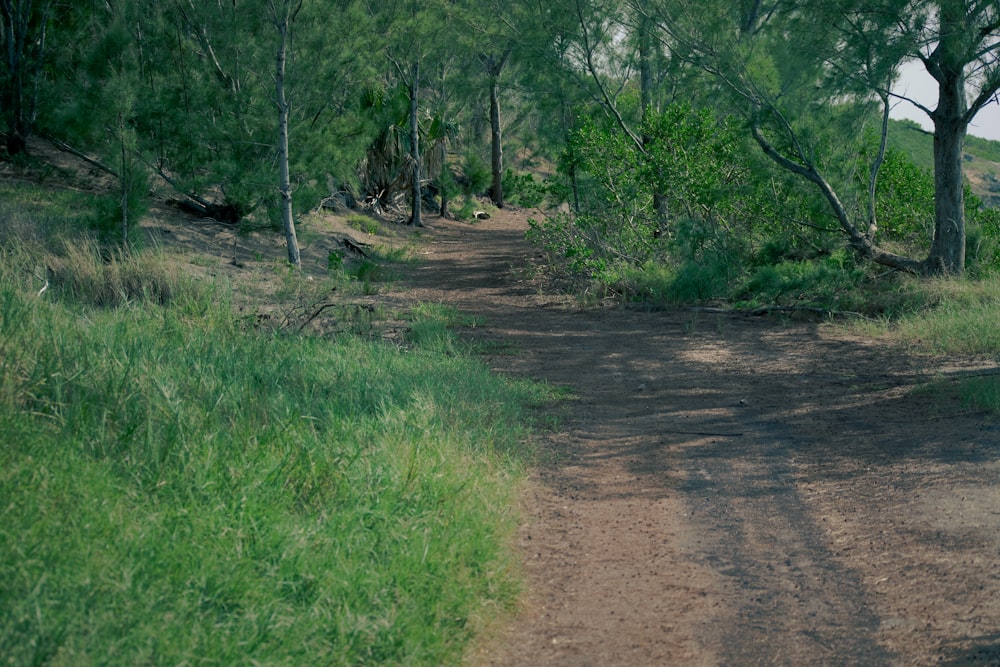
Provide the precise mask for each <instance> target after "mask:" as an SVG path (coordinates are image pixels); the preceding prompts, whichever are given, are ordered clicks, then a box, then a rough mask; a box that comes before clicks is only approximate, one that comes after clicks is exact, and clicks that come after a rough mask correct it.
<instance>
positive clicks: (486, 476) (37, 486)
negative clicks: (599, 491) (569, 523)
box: [0, 230, 551, 665]
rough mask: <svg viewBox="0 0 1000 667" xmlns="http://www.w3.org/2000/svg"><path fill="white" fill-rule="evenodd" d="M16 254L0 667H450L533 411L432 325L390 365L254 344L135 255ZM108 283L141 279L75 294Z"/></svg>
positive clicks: (0, 382)
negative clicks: (84, 278) (1, 662)
mask: <svg viewBox="0 0 1000 667" xmlns="http://www.w3.org/2000/svg"><path fill="white" fill-rule="evenodd" d="M8 231H9V230H8ZM35 244H36V241H34V240H31V239H28V240H25V241H23V243H21V242H15V241H13V240H12V236H11V235H10V234H8V235H7V237H6V239H5V242H4V245H3V249H2V252H3V254H4V258H3V259H4V262H3V268H2V269H0V442H2V447H0V655H2V656H4V658H5V664H14V665H28V664H49V665H96V664H122V665H125V664H128V665H132V664H148V663H152V664H194V663H199V664H202V663H214V664H270V665H302V664H322V665H366V664H409V665H441V664H455V663H457V662H459V660H460V657H461V653H462V650H463V646H464V644H465V642H467V641H468V639H469V638H470V637H471V636H472V635H473V633H474V632H475V631H476V630H477V628H479V627H480V626H481V625H482V624H483V623H484V622H485V619H489V618H491V617H493V616H495V614H496V613H497V612H502V611H503V610H506V609H510V608H511V606H512V604H513V602H514V600H515V598H516V595H517V590H518V583H517V577H516V572H515V566H514V563H513V562H512V560H511V556H510V554H509V552H508V550H507V545H508V540H509V538H510V535H511V531H512V530H513V528H514V526H515V522H516V517H515V516H514V515H513V513H512V511H511V509H510V508H511V507H512V506H513V504H514V499H515V497H516V494H517V489H518V485H519V481H520V480H521V479H522V476H523V470H524V466H525V463H526V462H527V460H528V459H529V458H530V456H531V454H530V452H529V451H528V450H527V449H526V448H525V445H524V443H525V442H526V440H527V437H528V433H527V432H526V431H525V428H524V427H523V426H522V425H523V424H525V423H526V421H527V418H526V416H525V412H524V410H525V408H526V406H528V405H530V404H535V403H539V402H544V401H548V400H550V398H551V395H550V393H549V392H548V390H547V389H545V388H544V387H541V386H539V385H533V384H527V383H522V382H517V381H513V380H510V379H505V378H500V377H497V376H495V375H493V374H491V373H489V372H488V370H487V369H486V368H485V367H484V366H483V365H481V364H480V363H478V362H476V361H474V360H470V359H469V358H468V357H467V356H465V355H463V354H460V353H459V352H460V350H459V349H458V348H456V346H455V345H452V344H448V343H446V342H444V341H446V340H447V336H446V335H445V333H444V332H443V331H441V330H440V325H439V324H434V323H433V322H440V321H444V322H445V324H447V323H449V322H450V323H452V324H453V323H454V320H453V317H452V316H451V315H449V314H447V313H443V314H442V313H433V312H430V313H425V314H424V315H423V316H422V317H423V321H426V322H430V323H429V324H426V325H424V326H425V329H426V330H427V331H428V332H432V331H436V333H433V334H432V333H424V334H420V335H415V336H414V337H413V338H412V339H411V341H410V345H409V346H408V347H405V348H400V347H396V346H393V345H389V344H386V343H382V342H372V341H366V340H363V339H359V338H355V337H349V336H347V337H343V336H342V337H339V338H337V339H332V340H331V339H330V338H320V337H305V336H300V335H294V334H290V333H287V332H273V331H265V330H260V329H254V328H252V327H248V326H245V325H244V324H243V323H242V322H241V321H240V320H239V319H237V318H236V317H234V316H233V314H232V313H231V312H230V310H229V309H228V308H227V307H225V303H224V300H223V303H222V304H221V306H220V303H219V298H220V297H219V295H217V294H211V293H209V292H206V291H205V288H203V287H199V286H197V285H195V284H192V283H190V282H187V281H185V280H182V279H180V278H178V277H177V275H176V273H172V272H171V271H170V270H168V268H167V267H166V265H165V264H162V266H161V268H162V271H161V273H157V271H160V269H158V268H157V262H158V260H157V259H156V255H155V253H151V254H147V253H140V254H138V255H136V256H135V257H131V258H129V259H128V261H127V262H123V261H122V258H120V257H116V256H114V255H111V256H104V257H102V256H101V255H100V254H99V253H97V254H95V253H93V252H92V251H93V248H92V247H90V246H87V245H80V246H72V247H66V246H56V247H55V249H54V250H53V249H51V248H49V249H46V248H44V247H42V246H39V245H35ZM44 252H52V253H53V254H52V255H51V256H46V255H45V254H43V253H44ZM60 253H61V254H60ZM74 253H77V254H74ZM88 253H90V254H89V255H88ZM88 257H89V259H88ZM59 262H65V263H66V265H67V266H73V267H75V269H74V270H73V271H69V270H68V269H67V270H65V271H64V270H63V268H60V266H58V264H59ZM129 262H135V267H134V268H128V269H126V267H130V266H131V265H130V264H129ZM148 262H152V263H151V264H150V263H148ZM46 265H48V266H46ZM113 266H117V267H118V268H116V269H112V268H109V267H113ZM85 269H86V270H85ZM175 271H176V270H175ZM115 272H117V273H115ZM128 272H133V273H135V274H137V275H147V276H149V275H152V276H159V277H155V278H148V279H149V280H152V281H154V283H153V284H145V283H143V284H140V285H136V286H135V287H134V289H133V288H129V289H125V288H124V287H122V288H120V289H119V288H115V289H111V290H110V292H108V291H106V289H105V287H95V285H104V286H107V285H118V284H121V285H131V284H132V283H131V281H130V280H125V279H123V278H119V277H115V276H118V275H119V274H121V275H124V274H127V273H128ZM113 273H114V275H111V274H113ZM84 274H87V275H90V274H92V280H93V282H86V283H82V282H80V281H79V280H78V279H72V280H71V279H69V278H65V277H64V275H77V276H79V275H84ZM44 280H48V287H47V288H46V289H43V287H44V285H45V283H44ZM88 280H89V279H88ZM161 283H162V284H170V285H171V288H170V291H166V290H165V289H163V288H162V287H159V286H154V285H160V284H161ZM123 290H124V291H123ZM106 293H107V294H112V295H119V296H120V297H121V298H119V297H118V296H115V297H114V298H111V297H105V296H99V295H104V294H106ZM442 318H443V320H442ZM418 319H419V318H418Z"/></svg>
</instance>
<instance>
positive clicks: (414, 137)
mask: <svg viewBox="0 0 1000 667" xmlns="http://www.w3.org/2000/svg"><path fill="white" fill-rule="evenodd" d="M419 86H420V62H419V61H417V62H414V63H413V67H412V79H411V81H410V158H411V159H412V161H413V185H412V187H411V197H412V198H413V212H412V213H411V215H410V224H411V225H413V226H414V227H423V226H424V225H423V222H422V221H421V219H420V199H421V195H420V177H421V170H420V127H419V125H418V124H417V101H418V99H417V98H418V91H419Z"/></svg>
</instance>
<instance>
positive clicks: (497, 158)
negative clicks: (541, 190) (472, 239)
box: [490, 75, 503, 208]
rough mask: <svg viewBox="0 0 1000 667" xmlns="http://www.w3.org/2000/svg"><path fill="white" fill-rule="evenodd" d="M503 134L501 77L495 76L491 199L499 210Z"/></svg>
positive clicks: (491, 99) (493, 77)
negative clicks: (501, 125)
mask: <svg viewBox="0 0 1000 667" xmlns="http://www.w3.org/2000/svg"><path fill="white" fill-rule="evenodd" d="M501 133H502V129H501V127H500V76H499V75H494V76H492V77H491V78H490V134H491V136H492V150H491V152H490V167H491V169H492V172H493V182H492V184H491V185H490V199H491V200H492V201H493V205H494V206H496V207H497V208H503V142H502V134H501Z"/></svg>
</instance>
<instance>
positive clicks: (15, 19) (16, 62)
mask: <svg viewBox="0 0 1000 667" xmlns="http://www.w3.org/2000/svg"><path fill="white" fill-rule="evenodd" d="M51 4H52V3H50V2H44V3H40V6H37V7H36V6H33V3H32V2H30V1H29V0H16V1H12V0H2V1H0V18H2V23H3V42H4V46H6V53H5V54H4V58H5V60H6V66H7V76H6V77H5V79H6V80H4V81H3V83H2V85H0V107H2V109H3V115H4V119H5V121H6V123H7V134H6V137H5V142H6V146H7V152H8V153H9V154H10V155H17V154H20V153H25V152H27V147H28V137H29V136H30V134H31V129H32V125H33V122H34V114H35V101H36V100H35V93H34V92H29V88H31V84H32V81H33V80H34V79H36V78H37V77H38V76H39V73H38V70H39V68H40V66H41V59H42V57H43V55H44V51H45V28H46V24H47V23H48V20H49V19H48V16H49V10H50V7H51ZM31 68H34V71H29V70H30V69H31Z"/></svg>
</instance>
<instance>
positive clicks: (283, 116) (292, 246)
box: [274, 4, 302, 267]
mask: <svg viewBox="0 0 1000 667" xmlns="http://www.w3.org/2000/svg"><path fill="white" fill-rule="evenodd" d="M274 23H275V27H276V28H277V29H278V36H279V40H278V62H277V68H276V70H275V94H276V96H277V98H276V103H277V105H278V193H279V194H280V195H281V224H282V227H283V228H284V230H285V241H286V242H287V244H288V263H289V264H291V265H292V266H295V267H301V266H302V257H301V255H300V254H299V242H298V239H297V238H296V236H295V220H294V218H293V217H292V185H291V178H290V176H289V170H288V108H289V104H288V100H287V98H286V97H285V60H286V55H287V48H288V24H289V8H288V5H287V4H286V5H285V7H284V14H283V16H281V17H278V16H275V22H274Z"/></svg>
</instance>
